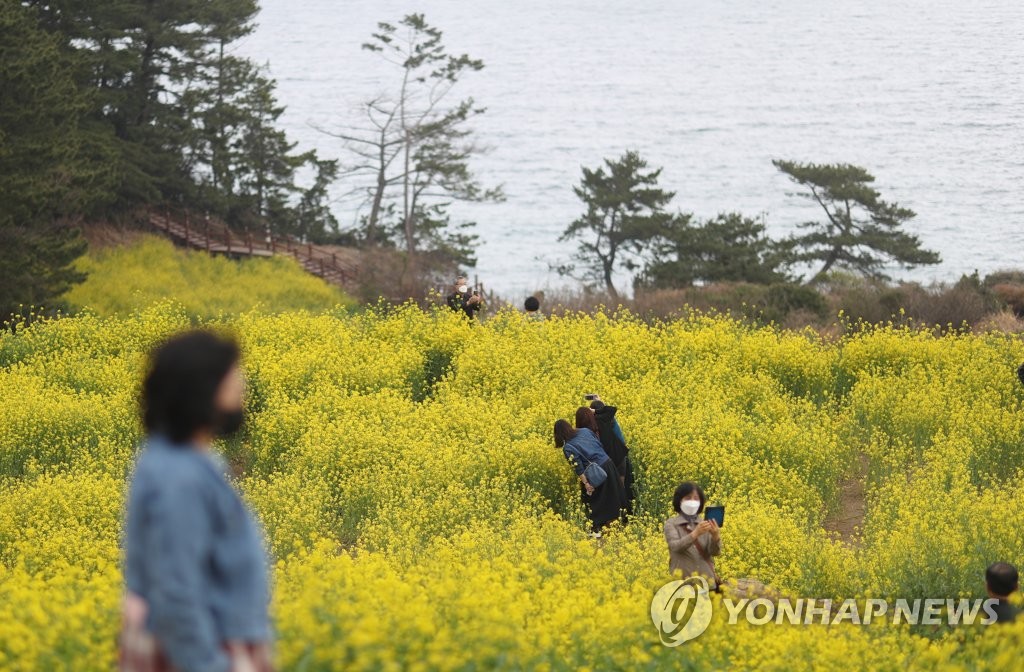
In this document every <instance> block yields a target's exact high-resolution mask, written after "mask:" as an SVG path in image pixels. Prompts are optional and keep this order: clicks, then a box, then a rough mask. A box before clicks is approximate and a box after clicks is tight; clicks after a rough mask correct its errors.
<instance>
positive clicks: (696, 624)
mask: <svg viewBox="0 0 1024 672" xmlns="http://www.w3.org/2000/svg"><path fill="white" fill-rule="evenodd" d="M651 620H652V621H654V627H656V628H657V629H658V636H659V637H660V638H661V643H662V644H664V645H665V646H679V645H680V644H682V643H683V642H688V641H690V640H691V639H694V638H696V637H699V636H700V634H701V633H703V632H704V631H705V630H707V629H708V625H709V624H710V623H711V596H710V595H709V594H708V582H707V580H706V579H704V578H703V577H700V576H694V577H691V578H689V579H685V580H681V581H672V582H669V583H666V584H665V585H664V586H662V587H661V588H660V589H659V590H658V592H656V593H655V594H654V599H652V600H651Z"/></svg>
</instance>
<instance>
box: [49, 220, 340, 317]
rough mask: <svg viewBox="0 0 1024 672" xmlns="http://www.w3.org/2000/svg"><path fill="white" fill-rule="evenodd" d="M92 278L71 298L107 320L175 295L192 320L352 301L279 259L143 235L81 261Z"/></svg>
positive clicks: (74, 303)
mask: <svg viewBox="0 0 1024 672" xmlns="http://www.w3.org/2000/svg"><path fill="white" fill-rule="evenodd" d="M76 265H77V267H78V268H79V270H81V271H83V272H85V273H87V274H88V276H87V278H86V281H85V282H84V283H82V284H80V285H76V286H75V287H73V288H72V289H71V290H70V291H69V292H68V293H67V294H66V295H65V296H64V299H65V301H67V302H68V303H69V304H70V305H71V306H72V307H74V308H87V309H89V310H91V311H93V312H95V313H98V314H100V315H114V314H126V313H129V312H131V311H132V310H136V309H139V308H143V307H145V306H147V305H149V304H150V303H152V302H153V301H157V300H162V299H167V298H171V297H173V298H174V299H175V300H176V301H178V302H180V303H181V304H182V305H184V306H185V308H186V310H187V311H188V313H189V314H190V315H197V316H200V317H207V318H212V317H217V316H218V315H220V314H221V313H224V314H230V313H240V312H243V311H246V310H249V309H251V307H252V306H257V305H258V306H261V307H262V309H266V310H268V311H269V310H270V309H271V308H273V309H274V310H275V311H276V310H282V309H289V310H328V309H333V308H334V307H335V306H337V305H338V304H346V305H347V304H350V303H351V299H349V298H348V297H347V296H346V295H345V294H344V293H343V292H342V291H341V290H339V289H338V288H337V287H334V286H332V285H330V284H328V283H326V282H324V281H323V280H321V279H320V278H317V277H314V276H312V275H310V274H309V273H307V272H306V271H304V270H303V269H302V268H301V267H300V266H299V264H298V262H297V261H295V260H294V259H290V258H288V257H284V256H276V257H273V258H269V259H260V258H256V259H245V260H243V261H241V262H234V261H231V260H229V259H227V258H225V257H213V256H210V255H209V254H207V253H206V252H199V251H191V250H180V249H175V247H174V245H172V244H171V242H170V241H169V240H165V239H163V238H158V237H156V236H150V235H147V236H142V237H141V238H140V239H139V240H138V241H137V242H135V243H133V244H131V245H125V246H121V247H113V248H108V249H101V250H99V251H96V252H90V253H89V254H88V255H87V256H85V257H82V258H81V259H80V260H79V261H78V262H77V264H76Z"/></svg>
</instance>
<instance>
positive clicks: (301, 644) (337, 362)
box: [0, 303, 1024, 670]
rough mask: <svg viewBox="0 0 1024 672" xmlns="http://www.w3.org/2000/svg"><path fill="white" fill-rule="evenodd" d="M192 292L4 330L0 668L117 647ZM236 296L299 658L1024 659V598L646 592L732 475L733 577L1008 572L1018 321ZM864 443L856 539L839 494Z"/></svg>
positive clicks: (65, 660) (636, 661)
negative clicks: (841, 323)
mask: <svg viewBox="0 0 1024 672" xmlns="http://www.w3.org/2000/svg"><path fill="white" fill-rule="evenodd" d="M192 322H193V318H192V317H191V316H190V314H189V312H188V311H187V310H186V309H183V308H182V307H180V306H176V305H174V304H166V303H165V304H157V305H153V306H151V307H149V308H145V309H141V310H139V311H136V312H133V313H130V314H126V315H122V316H120V317H107V318H101V317H97V316H94V315H85V316H81V317H75V318H65V319H60V320H55V321H49V322H40V323H36V324H33V325H32V326H31V327H28V328H25V329H21V330H19V331H18V332H17V333H16V334H13V335H12V334H10V333H6V334H4V335H2V336H0V493H2V496H0V669H3V670H38V669H47V670H93V669H95V670H105V669H110V666H111V665H112V661H113V660H114V657H115V653H116V652H115V637H116V630H117V627H118V621H117V619H118V602H119V599H120V594H121V589H122V588H121V580H120V572H119V561H120V550H119V539H120V534H121V520H122V507H123V501H124V492H125V485H126V479H127V476H128V474H129V472H130V469H131V464H132V461H133V459H134V457H135V448H136V444H137V442H138V440H139V438H140V436H141V431H140V427H139V422H138V419H137V409H136V403H137V398H138V389H139V382H140V376H141V371H142V367H143V365H144V362H145V354H146V352H147V351H148V350H149V349H150V348H151V347H152V346H153V345H154V344H156V343H158V342H159V341H160V340H161V339H163V338H164V337H166V336H168V335H170V334H172V333H174V332H176V331H178V330H181V329H183V328H187V327H189V326H190V325H191V324H192ZM208 324H209V325H210V326H211V327H212V328H215V329H218V330H227V331H229V332H231V333H233V334H235V336H236V337H237V338H238V339H239V340H240V342H241V343H242V346H243V350H244V353H245V361H244V365H245V369H246V376H247V383H248V385H247V392H246V404H247V412H248V421H247V425H246V428H245V430H243V432H242V433H241V435H240V436H238V437H237V438H234V439H232V440H230V441H229V442H226V443H225V444H224V445H222V446H221V449H222V450H223V451H224V452H225V454H226V456H227V457H228V459H229V462H230V463H231V464H232V465H233V466H234V467H235V468H236V470H237V471H238V473H239V476H238V486H239V488H240V490H241V491H242V492H243V494H244V496H245V497H246V499H247V500H248V501H249V502H250V503H251V505H252V506H253V508H254V510H255V511H256V513H257V515H258V517H259V519H260V521H261V522H262V524H263V526H264V528H265V531H266V534H267V541H268V547H269V548H270V551H271V554H272V557H273V577H272V578H273V585H274V601H273V605H272V613H273V616H274V619H275V623H276V626H277V630H278V640H277V659H278V664H279V666H280V668H281V669H285V670H290V669H297V670H334V669H345V670H470V669H474V670H475V669H492V668H496V669H538V670H570V669H571V670H576V669H592V670H608V669H651V670H657V669H672V670H675V669H680V668H682V669H738V670H742V669H749V670H754V669H757V670H827V669H846V668H847V667H849V665H850V664H851V663H852V662H854V661H855V662H856V663H857V664H860V665H863V666H865V667H867V668H868V669H893V670H896V669H907V668H908V667H911V668H915V669H928V670H940V669H941V670H946V669H949V670H959V669H972V670H975V669H976V670H1005V669H1011V668H1012V667H1013V666H1014V665H1015V664H1016V660H1017V658H1015V657H1012V656H1019V652H1020V650H1021V646H1022V644H1024V623H1022V624H1017V625H1011V626H1003V625H1000V626H992V627H989V628H985V627H980V626H976V627H966V626H961V627H957V628H947V627H945V626H943V627H942V628H939V629H937V630H936V629H934V628H932V629H927V628H926V627H924V626H917V627H908V626H906V625H899V626H894V625H892V624H891V622H890V623H886V622H884V621H882V622H875V623H872V624H871V625H870V626H868V625H863V626H862V625H856V624H851V623H843V624H838V625H832V626H821V625H809V626H793V625H785V624H783V625H774V624H771V625H766V626H754V625H751V624H749V623H746V622H744V621H743V620H742V619H741V621H740V622H739V623H737V624H732V625H730V624H729V623H727V620H728V619H727V614H726V612H725V609H723V608H720V607H721V605H720V604H719V605H718V607H719V608H716V610H715V614H714V618H713V620H712V623H711V626H710V627H709V629H708V630H707V632H705V633H704V634H703V635H702V636H701V637H699V638H698V639H696V640H694V641H692V642H688V643H686V644H684V645H682V646H680V647H678V648H668V647H665V646H663V645H662V644H661V643H660V641H659V635H658V632H657V631H656V629H655V628H654V626H653V624H652V622H651V618H650V615H649V609H650V602H651V598H652V596H653V595H654V593H655V592H656V591H657V590H658V588H660V587H661V586H662V585H663V584H664V583H666V582H667V581H668V580H669V579H670V578H671V577H670V575H669V574H668V559H667V551H666V548H665V542H664V539H663V537H662V532H661V522H662V521H663V520H664V518H665V517H667V516H668V515H670V508H671V504H670V500H671V495H672V492H673V490H674V489H675V487H676V485H677V484H678V483H679V482H681V481H683V480H696V481H698V482H700V483H701V484H702V485H703V486H704V488H705V490H706V491H707V493H708V495H709V498H710V499H711V500H712V501H714V502H721V503H724V504H726V505H727V511H728V513H727V516H726V524H725V527H724V528H723V530H722V540H723V553H722V556H721V557H720V559H719V562H718V568H719V571H720V572H721V573H722V574H723V575H725V576H727V577H743V576H752V577H757V578H759V579H760V580H762V581H764V582H765V583H768V584H771V585H772V586H774V587H776V588H778V589H779V590H780V591H782V592H784V593H785V594H787V595H792V596H808V597H818V598H865V597H881V598H907V599H911V598H916V597H972V598H973V597H983V596H984V585H983V572H984V569H985V567H986V565H987V564H989V563H990V562H992V561H995V560H1008V561H1010V562H1015V563H1019V562H1020V561H1021V559H1022V557H1024V537H1022V531H1021V530H1022V529H1024V499H1022V498H1021V497H1020V496H1019V492H1018V483H1019V482H1020V479H1021V478H1022V477H1024V451H1022V450H1021V444H1022V437H1024V387H1021V386H1020V384H1019V383H1018V382H1017V380H1016V378H1015V376H1014V369H1015V368H1016V365H1017V364H1018V363H1019V362H1020V361H1024V344H1022V343H1021V342H1020V341H1018V340H1013V339H1011V338H1008V337H1001V336H994V335H985V336H971V335H964V334H953V335H949V336H944V337H935V336H932V335H929V334H923V333H917V332H911V331H907V330H903V329H900V328H896V327H879V328H876V329H867V330H863V331H860V332H858V333H856V334H851V335H848V336H846V337H844V338H843V339H842V340H840V341H838V342H835V343H831V342H825V341H823V340H821V339H820V338H819V337H818V336H817V335H815V334H812V333H809V332H806V333H805V332H800V333H796V332H785V331H777V330H773V329H758V328H754V327H751V326H748V325H745V324H743V323H740V322H736V321H732V320H729V319H726V318H722V317H706V316H700V315H694V316H691V317H686V318H682V319H679V320H676V321H672V322H668V323H659V324H654V325H649V324H646V323H644V322H642V321H640V320H638V319H636V318H634V317H632V316H630V315H628V314H618V315H603V314H600V315H597V316H593V317H591V316H585V315H578V316H570V317H566V318H557V319H549V320H547V321H544V322H534V321H530V320H526V319H524V318H523V317H522V316H520V315H518V314H516V313H513V312H503V313H499V314H498V315H496V316H493V317H492V318H491V319H489V320H487V321H485V322H484V323H482V324H470V323H469V322H467V321H465V320H464V319H463V318H462V317H460V316H459V315H457V314H454V313H451V312H450V311H446V310H442V311H440V312H423V311H421V310H419V309H417V308H415V307H411V306H410V307H403V308H398V309H388V310H384V309H381V310H379V311H367V312H365V313H361V314H357V315H344V314H340V313H338V314H309V313H282V314H277V315H266V314H261V313H256V312H253V313H248V314H243V315H240V316H238V317H232V318H222V319H219V320H216V321H213V322H210V323H208ZM588 392H599V393H600V394H601V396H602V398H603V399H605V400H606V401H608V402H609V403H612V404H614V405H616V406H618V407H619V408H620V421H621V424H622V426H623V429H624V430H625V432H626V435H627V438H628V439H629V444H630V446H631V448H632V459H633V463H634V467H635V470H636V475H637V488H638V490H639V499H638V500H637V515H635V516H634V517H633V519H632V520H631V522H630V524H629V525H628V526H626V527H625V528H622V529H615V530H612V531H611V532H610V533H608V534H606V535H605V537H604V538H603V539H601V540H593V539H590V538H589V537H588V535H587V532H588V529H589V528H588V526H587V524H586V521H585V518H584V513H583V511H582V509H581V507H580V502H579V487H578V483H577V482H576V480H575V478H574V475H573V473H572V471H571V470H570V469H569V467H568V465H567V464H566V463H565V459H564V457H563V456H562V454H561V451H559V450H557V449H556V448H555V447H554V445H553V439H552V425H553V422H554V420H555V419H557V418H570V419H571V416H572V414H573V412H574V411H575V408H576V407H577V406H578V405H580V404H582V403H583V395H584V394H585V393H588ZM864 464H866V465H867V476H866V478H867V484H866V516H865V520H864V524H863V527H862V530H861V534H860V535H859V536H858V537H857V538H856V539H855V540H854V541H853V542H852V543H846V542H844V541H841V540H839V539H837V538H835V537H834V536H830V534H829V533H827V532H826V531H825V530H824V529H823V527H822V525H823V522H824V521H825V519H826V518H827V516H828V515H829V514H830V513H833V512H835V511H836V509H837V507H838V506H839V500H840V495H841V488H840V483H842V482H843V481H844V479H846V478H848V477H849V476H850V475H851V474H854V473H856V472H857V470H858V469H860V468H861V465H864ZM717 599H718V598H717V597H716V600H717ZM1011 654H1012V656H1011ZM1008 656H1009V657H1008Z"/></svg>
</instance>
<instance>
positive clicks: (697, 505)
mask: <svg viewBox="0 0 1024 672" xmlns="http://www.w3.org/2000/svg"><path fill="white" fill-rule="evenodd" d="M685 502H690V503H689V504H685ZM672 509H673V510H674V511H675V512H676V513H685V514H687V515H689V516H696V515H697V514H698V513H700V512H701V511H703V510H704V490H703V489H701V487H700V486H699V485H697V484H696V483H694V482H693V481H686V482H685V483H681V484H680V485H679V487H678V488H676V492H675V494H674V495H672Z"/></svg>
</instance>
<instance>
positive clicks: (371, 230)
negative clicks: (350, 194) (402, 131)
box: [366, 131, 387, 245]
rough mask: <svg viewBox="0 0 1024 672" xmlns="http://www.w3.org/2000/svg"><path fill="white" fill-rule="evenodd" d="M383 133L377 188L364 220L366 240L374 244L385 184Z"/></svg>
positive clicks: (382, 134) (382, 135)
mask: <svg viewBox="0 0 1024 672" xmlns="http://www.w3.org/2000/svg"><path fill="white" fill-rule="evenodd" d="M385 139H386V138H385V135H384V131H381V134H380V164H378V166H377V188H376V190H375V191H374V192H373V203H372V204H371V205H370V217H369V219H367V221H366V242H367V243H369V244H370V245H375V244H376V242H377V241H376V238H377V220H378V219H380V208H381V204H382V203H383V202H384V189H385V187H386V186H387V175H386V174H385V168H386V156H385V144H384V143H385Z"/></svg>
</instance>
